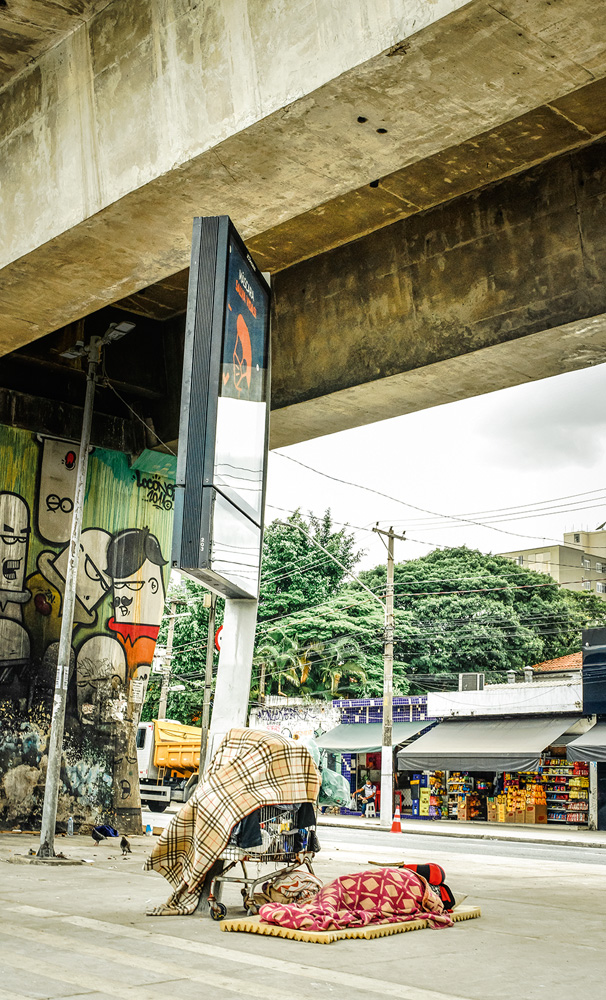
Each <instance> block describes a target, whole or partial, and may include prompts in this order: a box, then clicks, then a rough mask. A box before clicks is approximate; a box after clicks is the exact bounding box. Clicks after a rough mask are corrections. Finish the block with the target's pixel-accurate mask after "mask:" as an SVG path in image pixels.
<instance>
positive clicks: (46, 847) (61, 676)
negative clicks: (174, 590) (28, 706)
mask: <svg viewBox="0 0 606 1000" xmlns="http://www.w3.org/2000/svg"><path fill="white" fill-rule="evenodd" d="M101 346H102V341H101V338H100V337H91V341H90V344H89V345H88V348H87V349H86V354H87V356H88V372H87V375H86V397H85V400H84V414H83V417H82V434H81V437H80V456H79V459H78V471H77V475H76V493H75V497H74V512H73V515H72V529H71V536H70V541H69V555H68V562H67V573H66V577H65V593H64V595H63V608H62V611H61V615H62V617H61V634H60V636H59V656H58V659H57V674H56V678H55V696H54V698H53V714H52V719H51V728H50V735H49V741H48V765H47V768H46V784H45V787H44V805H43V807H42V829H41V831H40V847H39V849H38V857H40V858H53V857H54V856H55V823H56V821H57V802H58V798H59V780H60V776H61V756H62V751H63V730H64V728H65V709H66V704H67V685H68V682H69V666H70V658H71V651H72V632H73V627H74V605H75V601H76V579H77V576H78V557H79V554H80V531H81V529H82V514H83V510H84V494H85V491H86V472H87V469H88V447H89V443H90V431H91V424H92V419H93V404H94V398H95V382H96V378H97V366H98V364H99V361H100V360H101Z"/></svg>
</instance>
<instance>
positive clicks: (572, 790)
mask: <svg viewBox="0 0 606 1000" xmlns="http://www.w3.org/2000/svg"><path fill="white" fill-rule="evenodd" d="M539 773H540V775H541V779H542V783H543V786H544V788H545V794H546V797H547V818H548V821H549V822H550V823H581V824H585V823H587V820H588V817H589V768H588V766H587V764H585V763H583V762H577V763H575V764H570V763H569V762H568V761H567V760H566V759H565V758H558V757H550V758H546V759H545V762H544V764H543V765H542V767H540V768H539Z"/></svg>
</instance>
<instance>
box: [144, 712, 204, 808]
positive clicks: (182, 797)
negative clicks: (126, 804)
mask: <svg viewBox="0 0 606 1000" xmlns="http://www.w3.org/2000/svg"><path fill="white" fill-rule="evenodd" d="M201 738H202V733H201V730H200V729H199V728H198V727H197V726H184V725H183V724H182V723H181V722H174V721H173V720H172V719H154V721H153V722H140V723H139V728H138V730H137V761H138V764H139V791H140V793H141V804H142V805H143V806H147V807H148V808H149V809H151V811H152V812H164V810H165V809H166V807H167V805H168V804H169V802H171V801H174V802H185V801H186V799H187V797H188V795H187V793H188V791H189V789H191V788H193V787H194V786H195V783H194V782H192V781H191V780H190V779H191V778H192V776H193V775H196V774H197V773H198V766H199V763H200V742H201Z"/></svg>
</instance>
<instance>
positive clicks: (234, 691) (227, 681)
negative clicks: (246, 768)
mask: <svg viewBox="0 0 606 1000" xmlns="http://www.w3.org/2000/svg"><path fill="white" fill-rule="evenodd" d="M256 627H257V601H249V600H229V599H228V600H226V602H225V611H224V617H223V632H222V633H221V634H222V637H223V638H222V640H221V652H220V653H219V667H218V669H217V679H216V686H215V700H214V703H213V714H212V718H211V723H210V733H209V737H208V750H207V754H206V760H207V761H209V760H211V758H212V756H213V753H214V752H215V750H216V749H217V747H218V745H219V743H220V742H221V740H222V739H223V737H224V736H225V734H226V733H227V732H228V731H229V730H230V729H231V728H232V726H236V727H242V728H244V727H245V726H246V723H247V721H248V719H247V717H248V699H249V695H250V681H251V674H252V661H253V650H254V645H255V630H256Z"/></svg>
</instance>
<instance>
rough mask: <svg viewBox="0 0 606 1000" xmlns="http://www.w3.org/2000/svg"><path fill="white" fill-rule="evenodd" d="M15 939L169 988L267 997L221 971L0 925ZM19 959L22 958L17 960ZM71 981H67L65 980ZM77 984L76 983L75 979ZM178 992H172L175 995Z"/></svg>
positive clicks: (39, 965) (39, 966)
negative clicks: (193, 986)
mask: <svg viewBox="0 0 606 1000" xmlns="http://www.w3.org/2000/svg"><path fill="white" fill-rule="evenodd" d="M5 935H6V936H7V937H11V938H17V939H18V940H21V941H26V942H36V941H37V942H39V943H40V944H41V945H47V946H48V947H50V948H58V949H61V950H62V951H65V950H69V951H71V952H72V953H73V954H74V955H89V956H90V957H92V958H102V959H104V960H105V961H107V962H113V963H114V964H116V965H125V966H128V968H130V969H140V970H141V971H142V972H147V973H150V972H153V973H154V974H155V975H163V976H166V980H167V982H168V983H169V985H170V983H171V982H172V983H173V988H174V987H175V986H177V984H178V982H182V981H183V980H187V981H188V982H194V983H204V985H205V986H208V987H212V988H214V989H217V990H229V991H230V992H231V993H235V994H237V995H241V996H247V997H254V998H255V1000H267V986H261V985H258V984H257V983H254V982H250V981H246V980H244V979H236V978H234V977H231V976H225V975H223V974H221V973H217V972H211V971H210V970H209V969H205V970H204V971H200V972H195V971H193V970H191V969H188V970H187V971H184V970H181V969H179V968H178V966H177V965H176V963H175V962H162V961H160V960H159V959H157V958H146V957H145V956H143V955H133V954H130V953H128V952H125V951H118V950H117V949H115V948H106V947H104V946H103V945H97V944H91V943H89V942H88V941H82V940H81V939H79V938H75V937H67V936H66V935H64V934H53V933H52V931H47V930H43V931H38V930H33V929H32V928H30V927H28V928H15V927H8V928H7V927H0V938H2V937H3V936H5ZM21 961H23V959H22V960H21ZM44 967H45V962H44V959H41V958H40V953H39V952H38V953H37V957H36V972H37V973H39V974H45V973H44V972H43V970H44ZM67 981H68V982H71V980H69V979H68V980H67ZM88 982H89V983H90V987H91V989H93V986H94V989H96V990H97V991H101V990H102V987H101V986H99V985H98V980H97V978H96V977H94V976H93V975H92V974H91V975H90V978H89V981H88ZM77 985H80V983H79V982H78V983H77ZM152 985H153V984H147V986H146V987H143V988H144V989H151V987H152ZM125 989H126V990H127V995H129V996H130V995H131V994H130V993H129V992H128V991H129V990H132V987H125ZM104 990H105V992H109V993H111V992H112V990H111V989H108V988H107V986H106V987H105V988H104ZM289 994H290V995H291V996H293V997H295V998H300V1000H306V998H307V997H308V995H309V994H308V992H304V991H303V990H301V991H299V992H296V991H295V992H293V990H292V989H290V988H289ZM178 995H179V994H177V993H176V994H175V996H178ZM168 996H169V994H167V993H166V990H165V988H164V987H163V989H162V997H163V1000H164V998H166V997H168Z"/></svg>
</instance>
